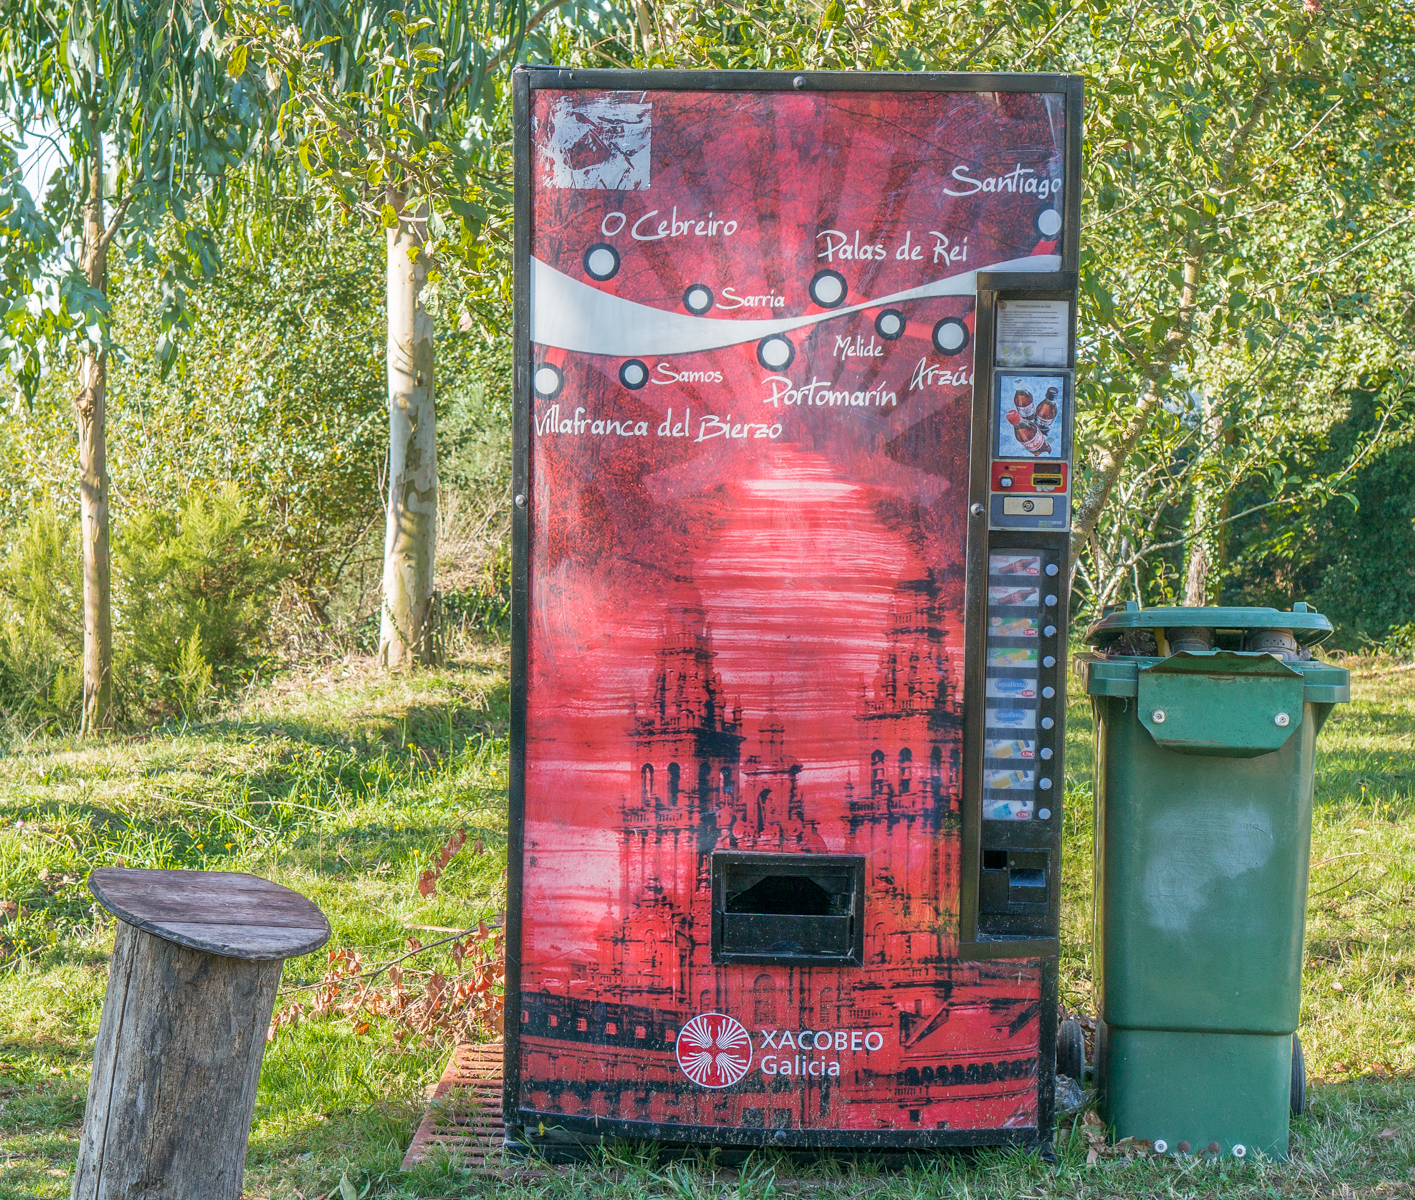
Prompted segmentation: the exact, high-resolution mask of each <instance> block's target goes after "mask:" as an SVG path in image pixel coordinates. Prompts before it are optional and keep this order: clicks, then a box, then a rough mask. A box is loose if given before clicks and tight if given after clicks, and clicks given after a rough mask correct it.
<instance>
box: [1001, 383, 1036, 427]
mask: <svg viewBox="0 0 1415 1200" xmlns="http://www.w3.org/2000/svg"><path fill="white" fill-rule="evenodd" d="M1012 405H1013V408H1014V409H1016V411H1017V412H1018V413H1019V414H1020V415H1021V416H1024V417H1030V416H1031V415H1032V414H1033V413H1034V412H1036V411H1037V402H1036V400H1035V399H1034V398H1033V396H1032V393H1031V392H1029V391H1028V390H1027V389H1026V388H1018V389H1017V390H1016V391H1015V392H1013V393H1012ZM1007 419H1008V420H1009V421H1012V413H1008V414H1007ZM1012 423H1013V424H1014V425H1015V424H1017V422H1016V421H1012Z"/></svg>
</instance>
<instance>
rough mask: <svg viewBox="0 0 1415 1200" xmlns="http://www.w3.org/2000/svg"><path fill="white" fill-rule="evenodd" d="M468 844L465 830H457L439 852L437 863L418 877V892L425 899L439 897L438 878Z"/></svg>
mask: <svg viewBox="0 0 1415 1200" xmlns="http://www.w3.org/2000/svg"><path fill="white" fill-rule="evenodd" d="M466 844H467V831H466V830H465V829H459V830H457V832H456V833H454V834H453V835H452V836H451V837H450V838H448V839H447V842H446V844H444V845H443V847H442V849H440V850H439V851H438V852H437V862H436V863H435V864H434V865H433V866H431V867H429V868H428V869H427V870H426V871H424V872H423V873H422V874H421V875H419V876H418V891H419V892H421V893H422V895H423V897H424V898H426V897H429V896H435V895H437V881H438V878H439V877H440V876H441V875H442V872H443V871H445V870H447V864H448V863H450V862H451V861H452V860H453V859H454V858H456V857H457V852H458V851H459V850H461V849H462V847H463V846H465V845H466ZM477 845H478V846H480V845H481V843H480V842H478V843H477ZM478 853H480V851H478Z"/></svg>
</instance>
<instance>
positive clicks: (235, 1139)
mask: <svg viewBox="0 0 1415 1200" xmlns="http://www.w3.org/2000/svg"><path fill="white" fill-rule="evenodd" d="M283 966H284V963H283V961H282V960H281V959H274V960H265V961H259V962H251V961H247V960H245V959H240V958H229V957H224V956H221V955H216V954H207V953H204V952H203V951H200V950H192V949H189V948H188V947H186V946H179V945H177V944H176V943H175V942H169V941H166V940H165V939H163V938H160V937H156V936H154V935H153V934H150V933H146V932H144V931H142V930H140V929H136V928H134V927H133V926H132V925H129V924H128V923H127V922H126V921H119V922H118V937H117V940H116V941H115V943H114V945H113V961H112V964H111V965H110V967H109V971H108V994H107V995H106V996H105V997H104V1001H103V1016H102V1018H101V1019H100V1020H99V1023H98V1038H97V1040H96V1041H95V1042H94V1047H93V1075H92V1077H91V1078H90V1080H89V1085H88V1105H87V1108H86V1109H85V1114H84V1127H83V1135H82V1137H81V1138H80V1140H79V1160H78V1163H77V1165H76V1166H75V1168H74V1184H73V1191H72V1193H71V1196H72V1200H136V1198H137V1197H143V1198H144V1200H198V1198H200V1200H238V1198H239V1197H240V1195H241V1180H242V1176H243V1175H244V1173H245V1165H246V1143H247V1141H248V1139H249V1137H250V1128H251V1114H252V1112H253V1111H254V1109H255V1094H256V1080H257V1077H258V1076H259V1075H260V1060H261V1057H262V1055H263V1054H264V1052H265V1035H266V1030H267V1029H268V1028H269V1026H270V1014H271V1011H272V1009H273V1008H274V1006H275V992H276V989H277V988H278V987H279V985H280V972H281V969H282V967H283Z"/></svg>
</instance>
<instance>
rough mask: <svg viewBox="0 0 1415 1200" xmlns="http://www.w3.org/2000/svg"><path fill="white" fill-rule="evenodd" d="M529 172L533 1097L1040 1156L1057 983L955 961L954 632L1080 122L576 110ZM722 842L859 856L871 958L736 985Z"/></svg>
mask: <svg viewBox="0 0 1415 1200" xmlns="http://www.w3.org/2000/svg"><path fill="white" fill-rule="evenodd" d="M531 143H532V157H531V184H532V205H531V235H530V254H531V267H530V308H531V353H532V362H531V374H530V378H531V383H532V390H533V396H532V414H531V426H532V428H531V434H530V445H529V467H530V470H529V487H528V497H529V503H530V510H531V514H532V520H531V523H530V527H531V534H530V542H529V547H528V554H529V561H530V592H529V607H528V610H527V614H528V615H527V626H526V639H527V641H526V645H527V671H528V687H527V694H528V697H529V698H530V699H529V700H528V705H527V711H526V733H525V745H524V753H525V805H524V858H523V870H524V893H523V901H522V934H521V946H520V952H521V986H522V1003H521V1005H520V1007H521V1011H520V1012H519V1014H516V1013H508V1020H519V1022H520V1042H519V1045H520V1069H519V1087H520V1103H521V1106H522V1107H523V1108H524V1109H526V1110H530V1111H535V1112H540V1113H548V1114H553V1115H554V1114H558V1115H563V1116H564V1117H566V1118H581V1119H583V1120H585V1121H589V1120H591V1119H593V1120H606V1121H624V1122H631V1121H632V1122H652V1123H655V1124H658V1125H664V1126H671V1125H673V1124H675V1123H676V1124H682V1125H698V1126H701V1125H709V1126H712V1125H716V1126H724V1127H740V1128H746V1129H752V1128H799V1127H803V1126H807V1125H809V1126H810V1127H813V1128H826V1129H838V1130H870V1129H875V1128H881V1127H884V1126H898V1125H900V1124H902V1125H903V1126H905V1127H914V1128H922V1129H974V1128H988V1129H999V1128H1005V1127H1026V1126H1031V1125H1035V1123H1036V1121H1037V1111H1036V1104H1037V1084H1036V1075H1037V1069H1038V1064H1037V1054H1038V1044H1039V1020H1038V1012H1039V1006H1040V975H1041V968H1040V965H1039V963H1038V961H1037V960H1023V961H1020V962H1019V961H999V962H972V961H959V960H958V958H957V932H958V911H957V907H958V889H959V882H958V880H959V858H960V840H959V838H960V834H959V788H960V779H959V776H960V756H961V746H962V647H963V617H962V613H963V591H964V544H965V536H966V522H967V488H968V460H969V447H970V421H971V406H972V379H973V367H972V346H973V340H974V333H975V331H974V327H973V321H974V296H975V292H976V278H975V275H976V272H977V271H979V270H1014V271H1023V270H1025V271H1054V270H1057V269H1059V264H1060V253H1061V250H1060V243H1059V238H1060V237H1061V225H1062V222H1061V219H1060V216H1059V214H1060V213H1061V212H1062V211H1063V208H1062V205H1063V199H1064V198H1063V196H1062V195H1061V188H1062V179H1063V159H1064V152H1063V151H1064V146H1065V143H1066V130H1065V128H1064V106H1063V101H1062V96H1061V95H1060V94H1056V95H1047V94H1024V93H928V92H863V91H834V92H815V93H809V92H776V91H772V92H766V91H763V92H694V91H677V90H661V91H635V92H632V93H623V92H610V91H594V90H581V91H577V90H556V89H549V88H546V89H535V90H532V92H531ZM1033 423H1034V424H1035V421H1034V422H1033ZM1029 457H1030V455H1029ZM992 703H996V702H992ZM724 850H735V851H742V850H746V851H772V852H780V853H792V854H801V855H810V854H822V853H831V854H847V855H859V856H863V857H864V859H865V862H866V864H867V865H866V868H865V869H866V872H867V878H866V900H865V910H864V916H863V920H864V931H863V946H864V950H863V955H864V962H863V965H862V966H859V967H851V966H839V965H830V966H825V965H822V966H814V965H805V966H803V965H800V964H796V965H780V964H772V965H750V964H745V963H718V962H714V961H713V959H712V954H711V924H712V884H711V856H712V854H713V853H714V851H724ZM739 1031H740V1032H739ZM724 1039H727V1040H724Z"/></svg>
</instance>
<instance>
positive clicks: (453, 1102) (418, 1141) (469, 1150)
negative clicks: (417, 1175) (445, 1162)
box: [403, 1042, 505, 1172]
mask: <svg viewBox="0 0 1415 1200" xmlns="http://www.w3.org/2000/svg"><path fill="white" fill-rule="evenodd" d="M501 1064H502V1045H501V1043H500V1042H488V1043H486V1044H485V1045H468V1044H463V1045H460V1046H458V1047H457V1048H456V1049H455V1050H453V1051H452V1057H451V1058H450V1059H449V1060H448V1062H447V1069H446V1070H445V1071H443V1072H442V1078H441V1079H439V1080H438V1081H437V1083H436V1084H434V1085H433V1087H432V1089H431V1090H430V1091H429V1092H428V1100H429V1107H428V1110H427V1112H426V1114H424V1116H423V1119H422V1123H421V1124H420V1125H419V1126H418V1131H417V1133H415V1134H414V1135H413V1143H412V1145H410V1146H409V1147H408V1153H407V1154H405V1155H404V1156H403V1170H405V1171H406V1170H408V1168H409V1167H413V1166H416V1165H417V1164H418V1163H421V1162H426V1161H427V1160H428V1159H429V1158H431V1157H433V1156H435V1155H440V1154H446V1155H447V1156H448V1157H449V1158H451V1159H452V1160H453V1161H454V1162H456V1163H457V1164H458V1165H459V1166H462V1167H470V1168H471V1169H472V1170H474V1171H486V1172H491V1171H495V1170H496V1169H497V1168H498V1166H499V1165H500V1163H501V1141H502V1137H503V1135H504V1133H505V1125H504V1123H503V1122H502V1120H501Z"/></svg>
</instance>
